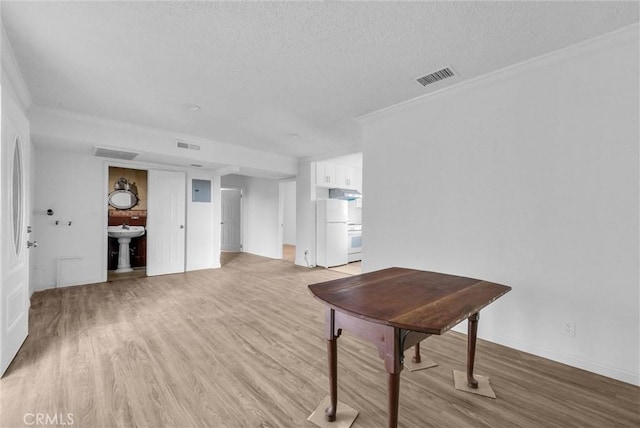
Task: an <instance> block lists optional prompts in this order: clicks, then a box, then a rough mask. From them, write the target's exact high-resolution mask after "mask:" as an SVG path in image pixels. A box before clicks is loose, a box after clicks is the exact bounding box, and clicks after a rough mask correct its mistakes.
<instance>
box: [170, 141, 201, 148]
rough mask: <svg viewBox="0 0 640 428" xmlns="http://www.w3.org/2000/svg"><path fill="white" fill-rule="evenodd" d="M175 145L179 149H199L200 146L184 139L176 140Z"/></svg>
mask: <svg viewBox="0 0 640 428" xmlns="http://www.w3.org/2000/svg"><path fill="white" fill-rule="evenodd" d="M176 145H177V146H178V148H179V149H187V150H200V146H199V145H197V144H189V143H185V142H184V141H176Z"/></svg>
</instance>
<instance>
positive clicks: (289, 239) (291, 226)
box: [280, 181, 296, 245]
mask: <svg viewBox="0 0 640 428" xmlns="http://www.w3.org/2000/svg"><path fill="white" fill-rule="evenodd" d="M280 192H281V193H282V195H281V197H282V225H283V226H282V230H283V233H282V240H283V243H284V244H285V245H296V182H295V181H285V182H281V183H280Z"/></svg>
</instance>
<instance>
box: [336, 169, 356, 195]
mask: <svg viewBox="0 0 640 428" xmlns="http://www.w3.org/2000/svg"><path fill="white" fill-rule="evenodd" d="M336 174H337V178H338V179H337V182H338V187H343V188H345V189H355V188H356V187H355V186H356V169H355V168H352V167H350V166H345V165H337V166H336Z"/></svg>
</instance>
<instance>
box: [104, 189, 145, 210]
mask: <svg viewBox="0 0 640 428" xmlns="http://www.w3.org/2000/svg"><path fill="white" fill-rule="evenodd" d="M137 204H138V197H137V196H136V194H135V193H133V192H131V191H130V190H115V191H113V192H111V193H109V205H111V206H112V207H114V208H115V209H117V210H128V209H131V208H133V207H135V206H136V205H137Z"/></svg>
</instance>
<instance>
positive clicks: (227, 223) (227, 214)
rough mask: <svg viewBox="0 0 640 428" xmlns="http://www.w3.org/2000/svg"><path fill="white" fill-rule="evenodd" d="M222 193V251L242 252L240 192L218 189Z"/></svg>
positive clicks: (237, 190) (238, 190)
mask: <svg viewBox="0 0 640 428" xmlns="http://www.w3.org/2000/svg"><path fill="white" fill-rule="evenodd" d="M220 191H221V193H222V220H221V222H220V225H221V227H222V230H221V233H220V237H221V238H220V239H221V243H220V244H221V245H220V248H221V250H222V251H234V252H238V251H242V227H241V225H242V190H240V189H220Z"/></svg>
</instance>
